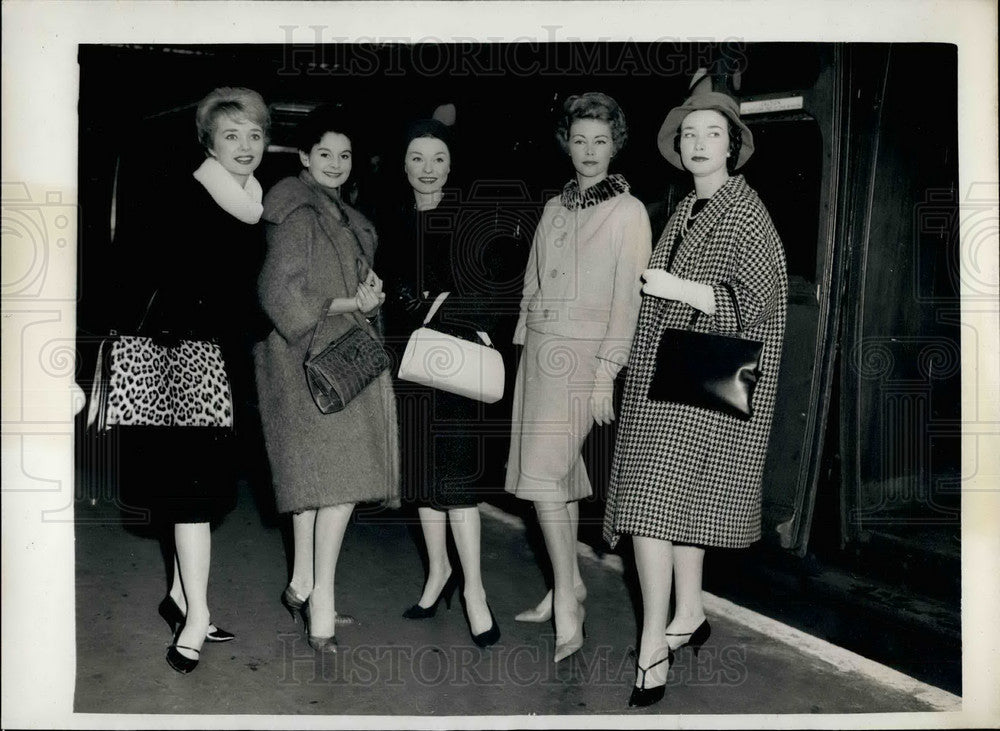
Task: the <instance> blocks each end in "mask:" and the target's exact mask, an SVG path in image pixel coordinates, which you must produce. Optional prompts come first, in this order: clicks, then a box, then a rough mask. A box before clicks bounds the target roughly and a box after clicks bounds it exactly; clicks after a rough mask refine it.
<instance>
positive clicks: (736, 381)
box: [649, 285, 764, 421]
mask: <svg viewBox="0 0 1000 731" xmlns="http://www.w3.org/2000/svg"><path fill="white" fill-rule="evenodd" d="M724 286H725V287H726V289H727V290H728V292H729V296H730V297H731V298H732V300H733V306H734V308H735V311H736V327H737V329H738V331H739V332H743V318H742V316H741V314H740V305H739V302H737V300H736V295H735V294H734V293H733V290H732V288H731V287H729V285H724ZM700 314H701V313H700V312H699V311H697V310H695V312H694V314H693V315H692V316H691V321H690V322H689V323H688V327H687V329H686V330H678V329H676V328H667V329H666V330H665V331H664V333H663V336H662V338H661V339H660V345H659V347H658V349H657V351H656V370H655V371H654V373H653V379H652V381H651V382H650V384H649V399H650V401H670V402H672V403H678V404H687V405H688V406H697V407H700V408H703V409H709V410H711V411H718V412H721V413H723V414H727V415H729V416H732V417H735V418H737V419H741V420H743V421H747V420H749V419H750V418H751V417H752V416H753V392H754V389H755V388H756V386H757V381H758V379H759V378H760V356H761V352H762V351H763V349H764V343H762V342H760V341H759V340H748V339H745V338H742V337H733V336H730V335H719V334H718V333H702V332H696V331H694V330H693V329H692V328H693V327H694V324H695V322H697V320H698V315H700Z"/></svg>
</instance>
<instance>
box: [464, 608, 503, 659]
mask: <svg viewBox="0 0 1000 731" xmlns="http://www.w3.org/2000/svg"><path fill="white" fill-rule="evenodd" d="M463 599H464V597H463ZM462 605H463V607H465V602H464V601H463V602H462ZM486 608H487V609H490V605H489V604H487V605H486ZM465 621H466V622H468V621H469V610H468V607H465ZM490 622H491V624H490V628H489V629H488V630H486V631H485V632H480V633H479V634H478V635H473V634H472V625H471V624H470V625H469V634H470V635H472V641H473V642H475V643H476V645H477V646H478V647H484V648H485V647H490V646H491V645H495V644H496V643H497V642H499V641H500V625H499V624H497V618H496V617H494V616H493V610H492V609H490Z"/></svg>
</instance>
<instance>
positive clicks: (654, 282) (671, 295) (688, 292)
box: [642, 269, 715, 315]
mask: <svg viewBox="0 0 1000 731" xmlns="http://www.w3.org/2000/svg"><path fill="white" fill-rule="evenodd" d="M642 279H643V281H644V282H645V284H643V285H642V292H643V294H649V295H652V296H653V297H659V298H661V299H667V300H677V301H678V302H684V303H685V304H688V305H691V306H692V307H694V308H696V309H699V310H701V311H702V312H704V313H706V314H708V315H714V314H715V291H714V290H713V289H712V288H711V287H710V286H708V285H707V284H701V283H700V282H692V281H691V280H690V279H681V278H680V277H678V276H676V275H674V274H671V273H670V272H668V271H666V270H665V269H647V270H645V271H644V272H643V273H642Z"/></svg>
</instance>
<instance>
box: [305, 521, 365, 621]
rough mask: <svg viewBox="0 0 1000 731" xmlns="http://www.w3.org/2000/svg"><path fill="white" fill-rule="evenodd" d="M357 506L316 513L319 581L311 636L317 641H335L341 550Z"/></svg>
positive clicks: (311, 610)
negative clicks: (332, 638) (336, 587)
mask: <svg viewBox="0 0 1000 731" xmlns="http://www.w3.org/2000/svg"><path fill="white" fill-rule="evenodd" d="M353 510H354V503H345V504H343V505H331V506H329V507H325V508H320V509H319V510H318V511H316V529H315V530H316V534H315V546H316V555H315V558H314V566H315V571H314V574H315V581H314V583H313V590H312V594H311V595H310V596H309V634H310V635H311V636H313V637H333V636H334V623H335V620H336V616H337V613H336V605H335V602H334V580H335V578H336V572H337V560H338V559H339V558H340V547H341V545H342V544H343V542H344V533H345V532H346V531H347V524H348V523H349V522H350V520H351V512H352V511H353Z"/></svg>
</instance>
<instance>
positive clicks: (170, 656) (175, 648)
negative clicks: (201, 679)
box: [167, 645, 201, 675]
mask: <svg viewBox="0 0 1000 731" xmlns="http://www.w3.org/2000/svg"><path fill="white" fill-rule="evenodd" d="M179 650H190V651H191V652H197V653H198V656H199V657H200V656H201V650H199V649H197V648H194V647H187V646H186V645H171V646H170V647H169V648H168V649H167V664H168V665H170V667H172V668H173V669H174V670H176V671H177V672H179V673H180V674H181V675H187V674H188V673H190V672H191V671H192V670H194V669H195V668H196V667H198V659H197V658H194V659H192V658H190V657H185V656H184V655H182V654H181V653H180V652H179Z"/></svg>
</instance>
